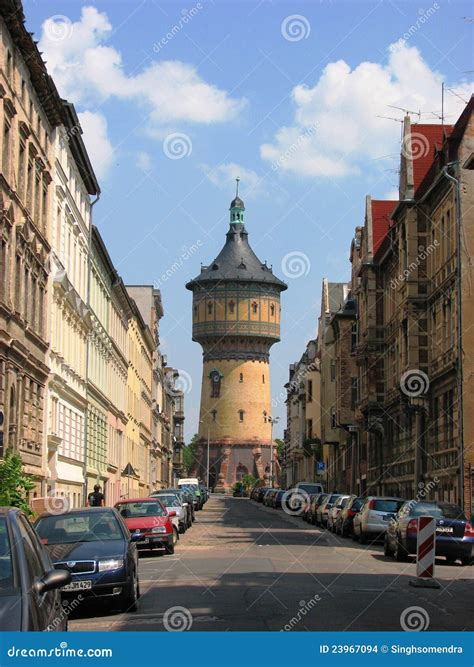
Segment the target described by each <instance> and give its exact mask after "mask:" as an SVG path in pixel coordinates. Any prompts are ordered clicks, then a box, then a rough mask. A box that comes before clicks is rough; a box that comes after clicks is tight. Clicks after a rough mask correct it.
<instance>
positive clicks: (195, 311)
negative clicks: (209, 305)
mask: <svg viewBox="0 0 474 667" xmlns="http://www.w3.org/2000/svg"><path fill="white" fill-rule="evenodd" d="M197 314H198V307H197V306H194V317H197Z"/></svg>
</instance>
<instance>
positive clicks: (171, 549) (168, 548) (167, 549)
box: [165, 543, 174, 556]
mask: <svg viewBox="0 0 474 667" xmlns="http://www.w3.org/2000/svg"><path fill="white" fill-rule="evenodd" d="M165 553H166V554H168V555H169V556H172V555H173V554H174V543H173V544H165Z"/></svg>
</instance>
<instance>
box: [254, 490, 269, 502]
mask: <svg viewBox="0 0 474 667" xmlns="http://www.w3.org/2000/svg"><path fill="white" fill-rule="evenodd" d="M269 490H270V487H269V486H261V487H260V488H259V489H258V494H257V502H258V503H263V499H264V497H265V494H266V492H267V491H269Z"/></svg>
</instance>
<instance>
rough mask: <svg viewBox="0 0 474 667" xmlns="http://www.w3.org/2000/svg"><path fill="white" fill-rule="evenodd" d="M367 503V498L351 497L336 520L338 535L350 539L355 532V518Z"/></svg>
mask: <svg viewBox="0 0 474 667" xmlns="http://www.w3.org/2000/svg"><path fill="white" fill-rule="evenodd" d="M364 502H365V498H362V497H360V496H351V497H350V498H349V500H348V501H347V504H346V505H345V506H344V507H343V508H342V510H341V511H340V513H339V515H338V517H337V519H336V534H337V535H341V536H342V537H348V536H349V535H352V533H353V532H354V517H355V515H356V514H357V512H358V511H359V510H360V508H361V507H362V505H363V504H364Z"/></svg>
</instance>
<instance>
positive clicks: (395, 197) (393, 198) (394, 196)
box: [384, 190, 399, 201]
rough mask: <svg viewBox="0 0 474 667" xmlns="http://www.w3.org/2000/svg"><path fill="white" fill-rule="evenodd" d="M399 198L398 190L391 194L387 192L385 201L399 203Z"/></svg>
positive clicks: (391, 191)
mask: <svg viewBox="0 0 474 667" xmlns="http://www.w3.org/2000/svg"><path fill="white" fill-rule="evenodd" d="M398 197H399V193H398V190H390V192H387V194H386V195H385V196H384V199H386V200H387V201H398Z"/></svg>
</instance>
